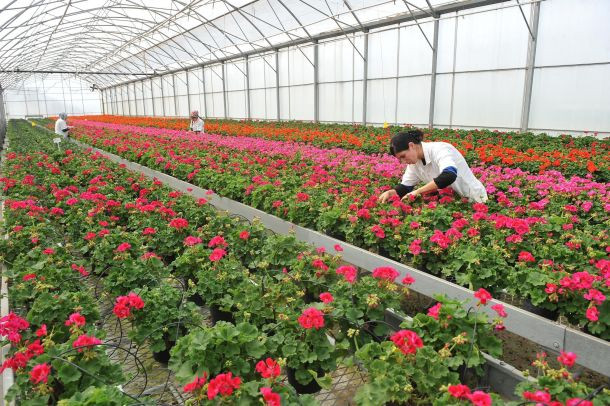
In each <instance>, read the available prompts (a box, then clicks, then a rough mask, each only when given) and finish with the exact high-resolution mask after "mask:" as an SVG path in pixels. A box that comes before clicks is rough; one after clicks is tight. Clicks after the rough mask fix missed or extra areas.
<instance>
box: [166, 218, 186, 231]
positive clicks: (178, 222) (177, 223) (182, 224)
mask: <svg viewBox="0 0 610 406" xmlns="http://www.w3.org/2000/svg"><path fill="white" fill-rule="evenodd" d="M188 225H189V222H188V221H187V220H186V219H183V218H180V217H178V218H175V219H172V221H170V222H169V226H170V227H173V228H175V229H176V230H180V229H182V228H186V227H188Z"/></svg>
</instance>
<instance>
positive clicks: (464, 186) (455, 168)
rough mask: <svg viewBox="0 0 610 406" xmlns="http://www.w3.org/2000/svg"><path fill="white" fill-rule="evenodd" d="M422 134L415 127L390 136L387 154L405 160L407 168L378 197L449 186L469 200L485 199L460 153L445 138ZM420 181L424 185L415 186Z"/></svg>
mask: <svg viewBox="0 0 610 406" xmlns="http://www.w3.org/2000/svg"><path fill="white" fill-rule="evenodd" d="M423 137H424V134H423V133H422V132H421V131H419V130H411V131H406V132H401V133H399V134H396V135H395V136H394V137H392V140H391V141H390V154H392V155H394V156H395V157H396V158H398V160H399V161H400V162H401V163H403V164H407V169H406V170H405V173H404V175H403V176H402V181H401V182H400V184H398V185H397V186H396V187H394V189H390V190H388V191H385V192H383V193H382V194H381V195H380V196H379V198H378V200H379V201H380V202H382V203H385V202H387V201H388V200H390V198H391V197H392V196H395V195H397V196H399V197H400V198H401V199H403V200H404V199H408V198H410V197H411V196H414V197H416V196H419V195H421V194H424V193H430V192H433V191H435V190H437V189H442V188H446V187H450V188H451V189H453V191H454V192H456V193H457V194H459V195H460V196H463V197H466V198H468V200H470V201H472V202H478V203H483V202H485V201H487V191H486V190H485V186H483V184H482V183H481V182H480V181H479V180H478V179H477V178H476V177H475V176H474V174H473V173H472V171H471V170H470V167H469V166H468V164H467V163H466V160H465V159H464V157H463V156H462V154H461V153H460V152H459V151H458V150H457V149H456V148H455V147H454V146H453V145H451V144H449V143H447V142H422V140H423ZM422 182H423V183H425V184H424V186H422V187H420V188H417V189H416V188H415V186H417V185H418V184H419V183H422Z"/></svg>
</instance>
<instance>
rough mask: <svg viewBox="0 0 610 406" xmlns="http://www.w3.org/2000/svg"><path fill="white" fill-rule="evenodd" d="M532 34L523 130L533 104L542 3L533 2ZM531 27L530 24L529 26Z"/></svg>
mask: <svg viewBox="0 0 610 406" xmlns="http://www.w3.org/2000/svg"><path fill="white" fill-rule="evenodd" d="M530 7H531V9H530V10H531V12H530V19H531V35H530V36H528V44H527V61H526V66H525V83H524V87H523V106H522V109H521V132H525V131H527V129H528V127H529V120H530V109H531V104H532V86H533V84H534V67H535V65H536V44H537V40H538V21H539V20H540V3H539V2H536V3H532V4H531V6H530ZM528 28H529V26H528Z"/></svg>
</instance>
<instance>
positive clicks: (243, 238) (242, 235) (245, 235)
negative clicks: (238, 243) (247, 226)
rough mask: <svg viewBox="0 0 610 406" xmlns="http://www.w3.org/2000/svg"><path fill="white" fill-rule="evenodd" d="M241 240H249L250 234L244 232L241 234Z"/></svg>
mask: <svg viewBox="0 0 610 406" xmlns="http://www.w3.org/2000/svg"><path fill="white" fill-rule="evenodd" d="M239 238H241V239H242V240H247V239H248V238H250V233H249V232H247V231H246V230H244V231H242V232H241V233H239Z"/></svg>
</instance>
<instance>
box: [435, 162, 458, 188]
mask: <svg viewBox="0 0 610 406" xmlns="http://www.w3.org/2000/svg"><path fill="white" fill-rule="evenodd" d="M456 179H457V169H455V168H454V167H453V166H449V167H447V168H445V169H443V171H442V172H441V174H440V175H438V176H437V177H436V178H434V183H436V186H438V188H439V189H442V188H446V187H447V186H449V185H451V184H452V183H453V182H455V180H456Z"/></svg>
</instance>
